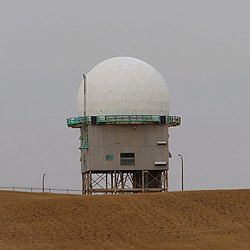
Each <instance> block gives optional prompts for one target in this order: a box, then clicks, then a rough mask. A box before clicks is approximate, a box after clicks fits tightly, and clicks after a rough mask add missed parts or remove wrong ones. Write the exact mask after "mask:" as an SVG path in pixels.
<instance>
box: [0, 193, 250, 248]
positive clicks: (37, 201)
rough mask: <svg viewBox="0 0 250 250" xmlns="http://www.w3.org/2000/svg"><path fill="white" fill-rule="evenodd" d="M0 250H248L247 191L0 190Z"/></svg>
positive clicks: (249, 206)
mask: <svg viewBox="0 0 250 250" xmlns="http://www.w3.org/2000/svg"><path fill="white" fill-rule="evenodd" d="M0 248H1V249H250V189H249V190H227V191H220V190H218V191H195V192H191V191H189V192H170V193H155V194H135V195H113V196H111V195H109V196H86V197H83V196H74V195H54V194H35V193H33V194H30V193H17V192H0Z"/></svg>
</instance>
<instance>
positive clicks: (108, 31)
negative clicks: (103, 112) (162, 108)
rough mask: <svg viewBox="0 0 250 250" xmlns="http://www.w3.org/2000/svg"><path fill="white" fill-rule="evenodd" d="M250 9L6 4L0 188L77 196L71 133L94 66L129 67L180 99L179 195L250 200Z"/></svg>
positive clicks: (194, 3)
mask: <svg viewBox="0 0 250 250" xmlns="http://www.w3.org/2000/svg"><path fill="white" fill-rule="evenodd" d="M249 10H250V1H248V0H246V1H244V0H234V1H230V0H209V1H208V0H207V1H202V0H188V1H187V0H183V1H181V0H172V1H168V0H162V1H157V0H152V1H145V0H140V1H139V0H126V1H119V0H113V1H109V0H106V1H101V0H100V1H93V0H91V1H83V0H78V1H77V0H71V1H65V0H60V1H59V0H58V1H55V0H40V1H35V0H22V1H18V0H6V1H4V0H0V35H1V39H0V115H1V118H0V124H1V125H0V128H1V129H0V185H1V186H4V185H22V186H40V183H41V175H42V173H43V172H46V173H47V185H48V186H50V187H58V188H64V187H65V188H80V187H81V176H80V162H79V150H78V146H79V140H78V138H79V131H78V130H74V129H70V128H67V126H66V118H67V117H70V116H75V115H76V114H77V113H76V94H77V91H78V87H79V84H80V82H81V80H82V73H87V72H88V71H89V70H90V69H91V68H92V67H93V66H95V65H96V64H97V63H99V62H101V61H102V60H104V59H108V58H110V57H114V56H119V55H121V54H122V52H123V53H124V54H125V55H128V56H133V57H137V58H140V59H142V60H145V61H146V62H148V63H150V64H152V65H153V66H154V67H155V68H156V69H157V70H158V71H159V72H160V73H161V74H162V76H163V77H164V78H165V80H166V81H167V83H168V86H169V88H170V91H171V97H172V98H171V99H172V103H171V114H172V115H180V116H181V117H182V119H183V123H182V126H181V127H178V128H171V129H170V147H171V152H172V154H173V159H171V161H170V180H169V186H170V190H179V189H180V160H179V159H178V157H177V155H178V153H182V154H183V156H184V161H185V186H186V188H187V189H217V188H249V184H250V164H249V162H250V153H249V150H250V131H249V129H250V115H249V114H250V111H249V108H250V28H249V24H250V15H249Z"/></svg>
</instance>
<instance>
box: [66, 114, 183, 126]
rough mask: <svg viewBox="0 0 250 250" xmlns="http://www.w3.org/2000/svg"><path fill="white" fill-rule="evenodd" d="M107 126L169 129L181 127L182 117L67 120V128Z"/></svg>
mask: <svg viewBox="0 0 250 250" xmlns="http://www.w3.org/2000/svg"><path fill="white" fill-rule="evenodd" d="M86 124H88V125H104V124H105V125H107V124H120V125H125V124H131V125H133V124H134V125H138V124H158V125H159V124H160V125H164V124H166V125H168V126H169V127H175V126H180V124H181V117H178V116H159V115H105V116H86V117H83V116H78V117H72V118H68V119H67V126H68V127H71V128H82V127H83V125H86Z"/></svg>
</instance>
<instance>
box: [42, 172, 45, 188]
mask: <svg viewBox="0 0 250 250" xmlns="http://www.w3.org/2000/svg"><path fill="white" fill-rule="evenodd" d="M45 176H46V174H45V173H44V174H43V178H42V191H43V193H44V186H45V185H44V182H45Z"/></svg>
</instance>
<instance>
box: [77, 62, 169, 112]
mask: <svg viewBox="0 0 250 250" xmlns="http://www.w3.org/2000/svg"><path fill="white" fill-rule="evenodd" d="M86 79H87V81H86V86H87V87H86V92H87V94H86V103H87V104H86V114H87V115H88V116H99V115H169V108H170V94H169V90H168V87H167V84H166V82H165V81H164V79H163V78H162V76H161V75H160V74H159V72H158V71H157V70H156V69H155V68H154V67H152V66H151V65H150V64H148V63H146V62H143V61H141V60H139V59H137V58H132V57H114V58H111V59H108V60H106V61H103V62H101V63H99V64H98V65H97V66H95V67H94V68H93V69H92V70H90V71H89V73H88V74H87V75H86ZM77 105H78V113H79V115H81V116H82V115H83V112H84V83H83V82H82V83H81V85H80V88H79V91H78V95H77Z"/></svg>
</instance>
